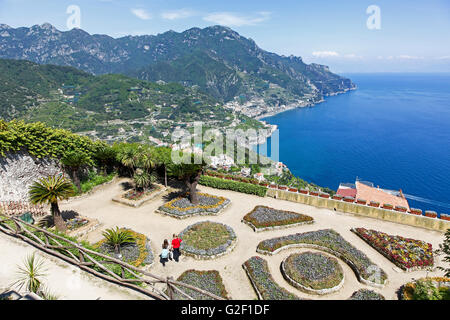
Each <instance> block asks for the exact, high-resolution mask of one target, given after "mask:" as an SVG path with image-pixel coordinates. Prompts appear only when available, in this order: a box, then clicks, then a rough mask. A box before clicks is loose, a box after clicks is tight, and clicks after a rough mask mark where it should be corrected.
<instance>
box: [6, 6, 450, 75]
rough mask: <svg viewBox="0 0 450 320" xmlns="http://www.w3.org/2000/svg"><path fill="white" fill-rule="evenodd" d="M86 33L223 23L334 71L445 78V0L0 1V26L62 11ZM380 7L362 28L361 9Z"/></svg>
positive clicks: (61, 18)
mask: <svg viewBox="0 0 450 320" xmlns="http://www.w3.org/2000/svg"><path fill="white" fill-rule="evenodd" d="M70 5H76V6H78V7H79V8H80V11H81V17H80V22H81V28H82V29H84V30H86V31H87V32H89V33H92V34H93V33H100V34H108V35H110V36H113V37H121V36H124V35H130V34H131V35H140V34H158V33H162V32H165V31H167V30H170V29H172V30H175V31H179V32H180V31H183V30H186V29H189V28H191V27H207V26H210V25H215V24H221V25H227V26H229V27H231V28H233V29H234V30H236V31H237V32H239V33H240V34H242V35H243V36H246V37H250V38H252V39H253V40H255V41H256V43H257V44H258V45H259V46H260V47H261V48H263V49H265V50H268V51H271V52H275V53H278V54H284V55H291V54H293V55H296V56H301V57H303V58H304V60H305V61H306V62H308V63H310V62H316V63H322V64H326V65H329V66H330V68H331V70H333V71H335V72H341V73H343V72H450V1H448V0H428V1H423V0H409V1H404V0H370V1H366V0H340V1H335V0H314V1H312V0H309V1H303V0H278V1H273V0H271V1H267V0H258V1H255V0H239V1H238V0H227V1H216V0H190V1H181V0H150V1H148V0H147V1H143V0H128V1H127V0H69V1H66V0H0V23H5V24H8V25H10V26H12V27H20V26H31V25H34V24H42V23H44V22H49V23H51V24H53V25H54V26H55V27H56V28H58V29H59V30H62V31H64V30H68V27H67V20H68V17H69V15H70V14H67V13H66V11H67V8H68V6H70ZM371 5H375V6H377V7H378V8H379V9H380V18H381V23H380V29H369V28H368V27H367V23H366V22H367V20H368V19H369V18H370V16H371V15H372V14H367V12H366V11H367V8H368V7H369V6H371Z"/></svg>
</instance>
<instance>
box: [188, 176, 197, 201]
mask: <svg viewBox="0 0 450 320" xmlns="http://www.w3.org/2000/svg"><path fill="white" fill-rule="evenodd" d="M197 183H198V182H196V181H194V182H192V183H190V184H189V199H190V201H191V203H192V204H193V205H197V204H198V203H199V200H198V194H197Z"/></svg>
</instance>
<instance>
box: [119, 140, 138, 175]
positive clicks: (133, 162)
mask: <svg viewBox="0 0 450 320" xmlns="http://www.w3.org/2000/svg"><path fill="white" fill-rule="evenodd" d="M116 157H117V160H118V161H119V162H120V163H121V164H122V165H123V166H125V167H127V168H128V169H130V172H131V176H134V170H135V167H136V166H137V164H138V157H139V154H138V151H137V149H136V148H135V147H134V146H132V145H130V146H128V145H127V146H126V147H124V148H122V149H121V150H120V151H119V152H118V154H117V156H116Z"/></svg>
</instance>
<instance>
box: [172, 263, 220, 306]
mask: <svg viewBox="0 0 450 320" xmlns="http://www.w3.org/2000/svg"><path fill="white" fill-rule="evenodd" d="M177 281H179V282H183V283H186V284H189V285H191V286H194V287H196V288H199V289H202V290H205V291H208V292H210V293H212V294H215V295H216V296H219V297H222V298H224V299H229V298H228V292H227V290H225V286H224V284H223V280H222V277H221V276H220V274H219V272H218V271H216V270H212V271H197V270H188V271H185V272H183V274H181V276H179V277H178V279H177ZM178 289H180V290H181V291H183V292H184V293H186V294H187V295H189V296H190V297H192V298H194V300H212V298H211V297H209V296H207V295H204V294H201V293H200V292H198V291H195V290H192V289H187V288H185V287H182V286H178ZM174 298H175V299H176V300H188V298H187V297H186V296H184V295H183V294H181V293H179V292H175V293H174Z"/></svg>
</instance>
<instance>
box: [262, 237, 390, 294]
mask: <svg viewBox="0 0 450 320" xmlns="http://www.w3.org/2000/svg"><path fill="white" fill-rule="evenodd" d="M292 247H307V248H313V249H318V250H322V251H325V252H328V253H330V254H332V255H335V256H337V257H338V258H341V259H342V260H344V261H345V262H346V263H347V264H348V265H349V266H350V267H351V268H352V269H353V271H354V272H355V273H356V275H357V277H358V280H359V281H361V282H362V283H364V284H367V285H372V286H376V287H382V286H384V285H385V284H386V282H387V275H386V272H385V271H384V270H383V269H381V268H380V267H379V266H377V265H376V264H375V263H374V262H372V261H371V260H370V259H369V258H368V257H367V256H366V255H365V254H364V253H363V252H361V251H360V250H358V249H357V248H355V247H354V246H352V245H351V244H350V243H349V242H348V241H346V240H345V239H344V238H343V237H342V236H341V235H340V234H339V233H337V232H336V231H334V230H332V229H324V230H318V231H311V232H305V233H296V234H292V235H288V236H283V237H279V238H273V239H268V240H264V241H261V242H260V243H259V244H258V247H257V252H259V253H262V254H269V255H273V254H276V253H277V252H279V251H280V250H283V249H287V248H292Z"/></svg>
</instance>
